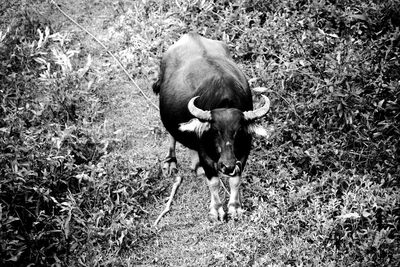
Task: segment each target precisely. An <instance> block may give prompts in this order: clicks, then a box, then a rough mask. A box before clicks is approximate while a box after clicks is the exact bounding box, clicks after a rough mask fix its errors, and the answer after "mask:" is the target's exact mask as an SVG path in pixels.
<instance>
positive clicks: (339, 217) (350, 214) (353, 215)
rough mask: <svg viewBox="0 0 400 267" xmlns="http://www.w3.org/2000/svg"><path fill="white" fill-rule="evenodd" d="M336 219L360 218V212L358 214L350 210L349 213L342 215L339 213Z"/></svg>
mask: <svg viewBox="0 0 400 267" xmlns="http://www.w3.org/2000/svg"><path fill="white" fill-rule="evenodd" d="M337 218H338V219H344V220H345V219H358V218H360V214H358V213H357V212H351V213H347V214H343V215H339V216H337Z"/></svg>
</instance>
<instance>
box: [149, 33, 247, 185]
mask: <svg viewBox="0 0 400 267" xmlns="http://www.w3.org/2000/svg"><path fill="white" fill-rule="evenodd" d="M153 90H154V92H155V93H159V94H160V114H161V120H162V122H163V124H164V126H165V128H166V129H167V130H168V132H169V133H170V134H171V135H172V136H173V137H174V138H175V139H176V140H177V141H178V142H180V143H182V144H183V145H184V146H186V147H188V148H190V149H193V150H196V151H198V152H199V155H200V164H201V165H202V167H203V168H204V170H205V173H206V175H207V177H208V178H210V177H211V176H215V175H217V170H218V169H219V170H221V168H222V169H224V168H226V169H227V170H231V169H232V168H234V166H235V164H236V163H237V161H240V164H241V166H242V167H244V164H245V162H246V159H247V156H248V154H249V151H250V144H251V135H250V134H249V133H248V132H247V130H246V129H247V127H246V123H247V122H245V120H244V119H243V113H242V112H243V111H248V110H252V109H253V103H252V97H251V92H250V88H249V85H248V83H247V79H246V78H245V76H244V74H243V73H242V72H241V71H240V70H239V69H238V68H237V66H236V65H235V63H234V62H233V61H232V58H231V56H230V54H229V52H228V49H227V47H226V45H225V44H224V43H222V42H220V41H214V40H210V39H206V38H204V37H202V36H200V35H198V34H196V33H189V34H187V35H185V36H183V37H182V38H181V39H180V40H179V41H178V42H177V43H175V44H174V45H173V46H171V47H170V48H169V49H168V51H167V52H166V53H165V55H164V57H163V58H162V61H161V72H160V77H159V80H158V81H157V82H156V83H155V84H154V85H153ZM194 96H199V98H198V99H196V101H195V105H196V106H197V107H198V108H201V109H203V110H211V114H212V121H211V122H210V128H209V130H207V131H205V132H204V133H203V134H202V135H201V136H198V134H196V133H194V132H190V131H181V130H179V126H180V124H181V123H186V122H188V121H190V120H191V119H193V118H194V117H193V115H192V114H191V113H190V112H189V110H188V107H187V105H188V102H189V100H190V99H191V98H192V97H194ZM227 142H229V143H227ZM217 165H219V166H217Z"/></svg>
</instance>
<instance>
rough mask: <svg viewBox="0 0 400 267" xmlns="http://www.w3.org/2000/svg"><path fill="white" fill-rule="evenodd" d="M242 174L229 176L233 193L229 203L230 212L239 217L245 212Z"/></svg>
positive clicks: (231, 214)
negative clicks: (241, 187) (241, 197)
mask: <svg viewBox="0 0 400 267" xmlns="http://www.w3.org/2000/svg"><path fill="white" fill-rule="evenodd" d="M240 178H241V177H240V176H239V175H238V176H234V177H230V178H229V186H230V189H231V194H230V197H229V203H228V213H229V215H230V216H231V217H232V218H237V217H238V216H240V215H241V214H242V213H243V209H242V203H241V201H240V190H239V189H240Z"/></svg>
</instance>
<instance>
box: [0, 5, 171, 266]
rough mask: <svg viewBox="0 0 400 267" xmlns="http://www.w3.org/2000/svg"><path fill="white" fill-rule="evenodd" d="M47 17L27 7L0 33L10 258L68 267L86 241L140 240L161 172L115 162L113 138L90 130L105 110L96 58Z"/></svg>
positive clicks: (1, 137)
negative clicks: (40, 18) (143, 218)
mask: <svg viewBox="0 0 400 267" xmlns="http://www.w3.org/2000/svg"><path fill="white" fill-rule="evenodd" d="M46 25H47V23H42V22H40V21H36V20H35V17H31V15H29V14H26V13H25V14H22V15H21V16H19V17H18V19H17V20H14V21H13V23H12V24H11V25H9V27H8V29H7V30H6V31H5V32H1V34H0V57H1V60H0V61H1V69H0V77H1V82H0V84H1V88H0V92H1V94H0V103H1V104H0V105H1V106H0V151H1V156H0V165H1V171H0V177H1V180H0V189H1V190H0V222H1V223H0V225H1V240H2V242H1V249H0V258H1V265H4V266H5V265H7V266H23V265H28V264H37V265H52V264H54V265H57V266H60V265H64V264H65V263H67V262H69V261H72V260H70V258H71V257H72V258H73V259H74V260H73V261H77V260H80V261H82V260H81V258H76V254H75V253H76V252H77V251H79V252H82V251H84V252H83V253H87V251H90V248H88V246H96V245H98V244H100V243H108V244H109V245H110V248H112V250H113V251H112V253H118V251H117V252H115V251H114V248H115V244H117V248H119V250H121V248H123V247H127V246H128V245H132V244H133V243H135V242H138V237H145V236H146V232H145V233H144V234H142V235H136V232H140V231H144V230H140V229H141V228H138V224H137V223H136V221H137V220H138V218H139V216H140V215H143V214H144V212H145V211H144V210H143V209H142V208H141V206H142V205H143V203H144V201H145V200H146V199H147V198H148V195H149V193H150V189H149V188H150V184H151V183H154V179H155V178H157V177H158V175H159V174H158V170H154V171H151V170H150V171H145V170H142V169H134V168H133V167H129V164H131V163H132V162H124V161H123V160H121V159H114V160H112V161H111V162H112V163H109V162H108V161H109V160H110V157H109V156H108V152H110V151H111V150H112V149H113V146H114V145H115V144H114V143H115V142H114V143H113V142H111V141H110V142H109V141H108V140H106V139H103V140H98V139H97V138H95V137H94V135H93V134H92V133H91V132H90V131H89V130H88V129H86V128H85V126H87V125H89V124H90V123H94V122H96V121H97V120H100V119H101V118H102V113H103V110H102V105H101V101H100V98H99V97H100V95H99V92H97V91H96V90H97V89H96V88H95V87H94V77H93V74H92V72H91V56H90V55H88V54H86V53H85V51H83V50H76V48H75V47H74V46H73V42H72V41H71V38H70V36H69V35H68V34H63V33H53V32H51V30H50V28H49V27H46ZM110 165H111V166H110ZM116 170H118V171H116ZM124 177H126V178H124ZM127 188H128V189H127ZM153 190H154V191H156V190H157V187H154V188H153ZM159 190H163V187H162V185H160V188H159ZM121 201H122V204H121V203H120V202H121ZM99 205H100V206H99ZM116 214H117V215H116ZM123 214H125V215H124V216H123ZM140 242H142V241H140ZM88 258H90V257H88ZM93 260H94V259H93Z"/></svg>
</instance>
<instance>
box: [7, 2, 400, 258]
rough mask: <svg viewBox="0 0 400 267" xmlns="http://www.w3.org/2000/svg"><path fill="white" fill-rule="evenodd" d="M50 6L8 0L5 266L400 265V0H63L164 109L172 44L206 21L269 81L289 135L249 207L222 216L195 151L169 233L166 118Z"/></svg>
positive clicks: (257, 144) (273, 119)
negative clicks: (161, 84) (213, 207)
mask: <svg viewBox="0 0 400 267" xmlns="http://www.w3.org/2000/svg"><path fill="white" fill-rule="evenodd" d="M32 3H33V4H32V5H29V6H27V5H24V3H14V2H13V3H11V2H9V3H8V2H6V3H5V5H6V6H7V7H8V8H7V10H6V12H4V13H2V15H1V20H0V21H1V27H0V29H1V32H2V34H1V37H2V38H0V40H1V42H0V52H1V53H0V55H1V62H4V63H2V64H1V65H0V67H1V68H0V78H1V88H0V90H1V96H0V100H1V110H0V111H1V112H0V142H1V143H0V144H1V158H0V163H1V166H5V167H2V169H1V172H0V174H1V177H2V178H1V180H0V186H1V187H0V188H1V193H0V219H1V236H0V237H1V240H2V242H1V243H2V244H1V250H0V255H1V264H2V265H5V266H25V265H28V264H31V263H32V264H36V265H52V264H53V265H57V266H64V265H73V266H137V265H139V266H165V265H170V266H208V265H213V266H287V265H293V266H302V265H307V266H310V265H311V266H321V265H322V266H360V265H361V266H365V265H366V266H375V265H378V266H397V265H399V262H400V256H399V255H400V254H399V247H400V246H399V240H400V238H399V208H398V207H399V206H400V205H399V202H400V195H399V192H398V191H399V190H398V189H399V188H398V186H399V184H398V179H399V176H398V173H399V169H398V168H399V167H398V161H399V146H398V140H399V129H400V127H399V123H398V121H399V120H398V114H399V111H400V108H399V102H398V99H399V98H398V97H399V90H398V89H399V82H398V70H399V65H398V62H399V61H398V59H399V47H398V41H399V34H398V32H397V30H396V27H398V26H399V21H398V17H399V16H398V15H399V12H400V10H399V8H398V1H382V2H377V1H367V0H364V1H362V0H358V1H343V2H340V3H336V2H333V1H322V2H321V1H313V0H310V1H300V2H299V1H291V0H286V1H268V2H265V1H245V0H240V1H239V0H238V1H231V2H229V3H228V2H223V1H215V2H211V1H192V2H188V1H180V0H177V1H163V2H159V1H153V0H149V1H134V2H132V1H118V2H115V3H113V4H112V5H111V4H110V3H108V2H107V1H101V0H100V1H98V0H96V1H94V0H93V1H75V2H74V3H68V5H65V4H64V3H62V1H60V3H61V4H62V7H63V8H64V9H65V11H67V12H68V13H70V14H71V15H72V16H73V17H75V18H78V21H79V22H80V23H82V25H83V26H85V27H86V28H88V29H89V30H90V31H91V32H93V33H95V34H96V36H97V37H98V38H99V39H101V40H103V41H104V42H105V43H106V45H107V47H109V49H110V50H111V51H112V52H114V53H115V54H116V55H118V57H120V58H121V60H122V62H123V63H124V65H125V66H127V68H128V71H129V73H131V74H132V76H133V77H134V79H135V80H136V81H137V82H138V84H139V86H140V87H141V88H143V89H144V90H145V91H146V92H147V93H148V95H149V96H150V98H151V99H152V101H153V102H154V103H157V98H156V96H154V95H152V94H151V89H150V88H151V86H150V85H151V83H152V82H153V81H154V80H155V79H156V77H157V72H158V64H159V59H160V57H161V55H162V53H163V51H165V50H166V49H167V47H168V46H169V45H171V44H172V43H173V42H174V41H176V40H177V39H178V38H179V37H180V36H181V35H182V34H183V33H185V32H188V31H191V30H194V31H197V32H199V33H201V34H203V35H205V36H207V37H209V38H215V39H219V40H224V41H225V42H227V44H228V46H229V47H230V49H231V51H232V54H233V57H234V59H235V61H236V62H237V63H238V65H239V66H240V67H241V68H242V69H243V70H244V72H245V73H246V75H247V76H248V78H249V79H250V80H251V82H252V86H265V87H266V88H267V92H266V93H265V94H267V95H268V96H269V97H270V99H271V101H272V110H271V113H270V114H269V116H268V117H267V118H266V119H265V120H262V121H261V122H260V123H261V124H263V125H264V126H266V127H269V129H271V132H272V136H271V137H270V138H269V139H255V140H254V142H253V150H252V153H251V155H250V159H249V164H248V166H247V167H246V172H245V175H244V178H245V179H244V184H243V194H244V206H245V209H246V210H247V213H246V214H245V216H244V217H243V218H242V219H241V220H239V221H228V222H227V223H222V224H215V223H210V222H208V220H207V219H206V218H207V210H208V201H209V196H208V194H209V193H208V189H207V187H206V185H205V181H204V179H196V178H195V177H194V175H193V174H192V173H191V172H190V171H189V167H188V166H189V162H188V152H187V151H186V149H184V148H182V147H181V146H178V155H177V156H178V161H179V164H180V165H179V168H180V172H181V174H182V176H183V178H184V182H183V185H182V187H181V188H180V191H179V194H178V196H177V199H176V201H175V202H174V204H173V207H172V211H171V213H170V214H169V215H167V216H166V217H165V218H164V219H163V220H162V221H161V224H160V226H159V227H158V228H153V227H151V224H152V222H153V221H154V219H155V218H156V217H157V216H158V214H159V212H160V211H161V210H162V208H163V203H164V197H166V196H167V193H168V190H169V187H170V185H171V184H172V182H173V181H172V180H173V179H172V178H171V177H170V178H163V177H162V175H161V173H160V161H161V160H163V158H164V156H165V155H166V152H167V147H168V145H167V133H166V132H165V130H164V128H163V126H162V124H161V122H160V120H159V115H158V113H157V112H156V111H155V110H154V109H152V107H151V106H150V105H149V103H148V102H146V101H145V100H144V99H143V98H142V97H141V96H140V95H139V94H138V92H136V91H135V90H134V88H132V87H131V86H130V85H129V84H128V82H127V79H126V78H125V77H124V76H123V74H122V73H121V72H120V70H119V69H118V67H117V65H116V64H115V63H114V62H113V61H112V60H111V58H109V56H108V55H107V54H106V53H105V52H104V51H102V50H101V48H100V47H99V46H98V45H97V44H96V43H94V42H93V41H92V40H90V38H89V37H87V36H86V35H85V34H84V33H82V32H80V31H79V30H77V29H76V28H75V26H74V25H72V24H70V23H69V22H68V21H66V20H64V18H63V17H61V16H60V15H59V14H58V13H56V10H55V9H54V7H51V5H49V3H46V2H44V3H42V2H39V1H33V2H32ZM82 7H83V8H82ZM21 10H22V11H21ZM10 18H14V19H12V20H10ZM46 26H49V28H48V33H49V34H50V35H52V37H49V36H48V37H49V38H48V40H47V41H46V42H45V43H44V44H42V45H38V44H39V43H40V41H39V40H40V34H39V33H38V31H37V30H38V29H39V30H40V31H41V33H42V34H44V36H45V35H46ZM7 27H10V31H7ZM60 37H62V38H60ZM62 40H65V41H62ZM55 51H56V52H55ZM89 54H90V55H91V58H92V60H93V61H92V62H91V64H88V55H89ZM65 55H69V57H67V58H65V57H64V56H65ZM57 59H58V60H57ZM60 59H63V60H62V61H61V60H60ZM85 65H86V66H87V68H84V67H85ZM46 70H49V71H48V72H46ZM255 95H256V93H255ZM255 101H256V102H258V97H257V96H255ZM221 195H223V192H221ZM225 197H227V196H226V195H225Z"/></svg>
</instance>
